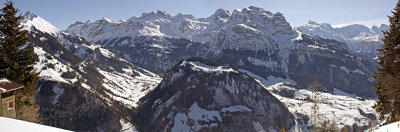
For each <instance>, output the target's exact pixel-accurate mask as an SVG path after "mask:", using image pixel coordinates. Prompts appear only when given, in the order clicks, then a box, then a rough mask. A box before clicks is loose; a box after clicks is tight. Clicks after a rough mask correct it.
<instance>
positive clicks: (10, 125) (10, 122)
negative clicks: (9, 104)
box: [0, 117, 71, 132]
mask: <svg viewBox="0 0 400 132" xmlns="http://www.w3.org/2000/svg"><path fill="white" fill-rule="evenodd" d="M0 128H1V131H2V132H71V131H68V130H64V129H60V128H55V127H50V126H45V125H40V124H36V123H31V122H26V121H21V120H16V119H10V118H5V117H0Z"/></svg>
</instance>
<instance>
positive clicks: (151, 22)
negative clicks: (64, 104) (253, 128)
mask: <svg viewBox="0 0 400 132" xmlns="http://www.w3.org/2000/svg"><path fill="white" fill-rule="evenodd" d="M66 32H67V33H69V34H72V35H77V36H81V37H82V38H84V39H86V40H89V42H92V43H98V44H99V45H100V46H102V47H103V48H105V49H108V50H109V51H111V52H113V53H115V55H116V56H118V57H121V58H124V59H126V60H127V61H129V62H131V63H133V64H135V65H137V66H140V67H142V68H145V69H147V70H150V71H151V72H154V73H157V74H159V75H162V74H165V73H166V71H167V70H168V69H170V68H172V67H173V66H174V65H175V64H176V63H177V62H179V61H180V60H182V59H186V58H190V57H204V58H207V59H211V60H214V61H217V62H220V63H221V64H225V65H229V66H231V67H233V68H236V69H245V70H247V71H250V72H252V73H255V74H257V75H259V76H262V77H264V78H280V79H281V80H293V81H294V82H297V83H298V84H300V85H303V86H304V87H306V86H307V85H308V84H309V83H312V82H313V81H319V82H321V83H322V84H323V85H324V87H325V88H324V89H325V91H327V92H333V89H334V88H337V89H340V90H342V91H345V92H348V93H352V94H357V95H359V96H363V97H375V92H374V90H373V89H374V88H373V83H374V82H375V80H374V79H373V78H371V75H372V74H373V73H374V72H375V71H376V67H375V64H376V62H373V61H370V59H371V58H364V57H363V56H361V55H360V54H358V53H355V52H353V48H352V47H350V46H349V45H348V44H346V43H343V42H340V41H335V40H330V39H325V38H322V37H319V36H315V35H307V34H304V33H302V32H300V31H298V30H296V29H293V28H292V27H291V26H290V24H289V23H288V22H286V20H285V17H284V16H283V15H282V14H281V13H279V12H278V13H271V12H269V11H266V10H264V9H262V8H258V7H253V6H250V7H246V8H243V9H241V10H234V11H233V12H232V13H230V12H229V11H227V10H223V9H219V10H217V11H216V12H215V13H214V14H213V15H211V16H210V17H207V18H195V17H193V16H191V15H183V14H178V15H176V16H171V15H169V14H167V13H165V12H163V11H157V12H152V13H144V14H143V15H142V16H141V17H138V18H136V17H132V18H131V19H129V20H128V21H113V20H109V19H101V20H97V21H94V22H86V23H77V24H74V25H71V26H70V27H69V28H68V29H67V30H66ZM350 80H351V81H350ZM351 82H356V83H351ZM360 85H361V86H362V87H360Z"/></svg>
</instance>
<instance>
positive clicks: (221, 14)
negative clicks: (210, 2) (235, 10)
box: [214, 9, 231, 18]
mask: <svg viewBox="0 0 400 132" xmlns="http://www.w3.org/2000/svg"><path fill="white" fill-rule="evenodd" d="M214 16H216V17H219V18H229V17H230V16H231V14H230V13H229V11H228V10H225V9H218V10H216V11H215V12H214Z"/></svg>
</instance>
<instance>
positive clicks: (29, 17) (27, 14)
mask: <svg viewBox="0 0 400 132" xmlns="http://www.w3.org/2000/svg"><path fill="white" fill-rule="evenodd" d="M23 17H24V19H23V20H22V21H23V22H26V21H28V20H32V19H33V18H37V17H39V16H38V15H36V14H35V13H32V12H31V11H27V12H25V14H24V15H23Z"/></svg>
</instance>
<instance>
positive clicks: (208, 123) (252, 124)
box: [135, 58, 294, 131]
mask: <svg viewBox="0 0 400 132" xmlns="http://www.w3.org/2000/svg"><path fill="white" fill-rule="evenodd" d="M141 102H142V103H143V104H142V105H141V107H140V108H139V111H138V116H137V117H136V118H135V120H136V122H137V124H138V125H139V126H140V129H139V130H141V131H202V130H205V131H262V130H264V131H273V130H276V131H279V130H280V129H281V128H282V127H283V126H285V127H286V128H292V127H293V126H294V117H293V115H292V114H291V113H289V111H288V109H287V108H286V107H285V106H284V105H283V104H282V103H281V102H280V101H279V100H277V99H276V98H275V97H273V96H272V94H270V93H269V92H268V91H267V90H265V89H264V87H263V86H261V85H260V83H258V82H256V81H255V80H254V79H253V78H251V77H249V76H247V75H246V74H244V73H241V72H240V71H237V70H234V69H232V68H230V67H227V66H222V65H219V64H216V63H214V62H211V61H209V60H206V59H202V58H190V59H186V60H183V61H181V62H179V63H178V64H177V65H175V66H174V67H173V68H172V69H171V70H170V71H168V72H167V73H166V74H165V76H164V78H163V80H162V81H161V83H160V84H159V85H158V86H157V88H156V89H155V90H154V91H152V92H150V93H149V94H148V95H146V96H145V97H144V98H142V99H141Z"/></svg>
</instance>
